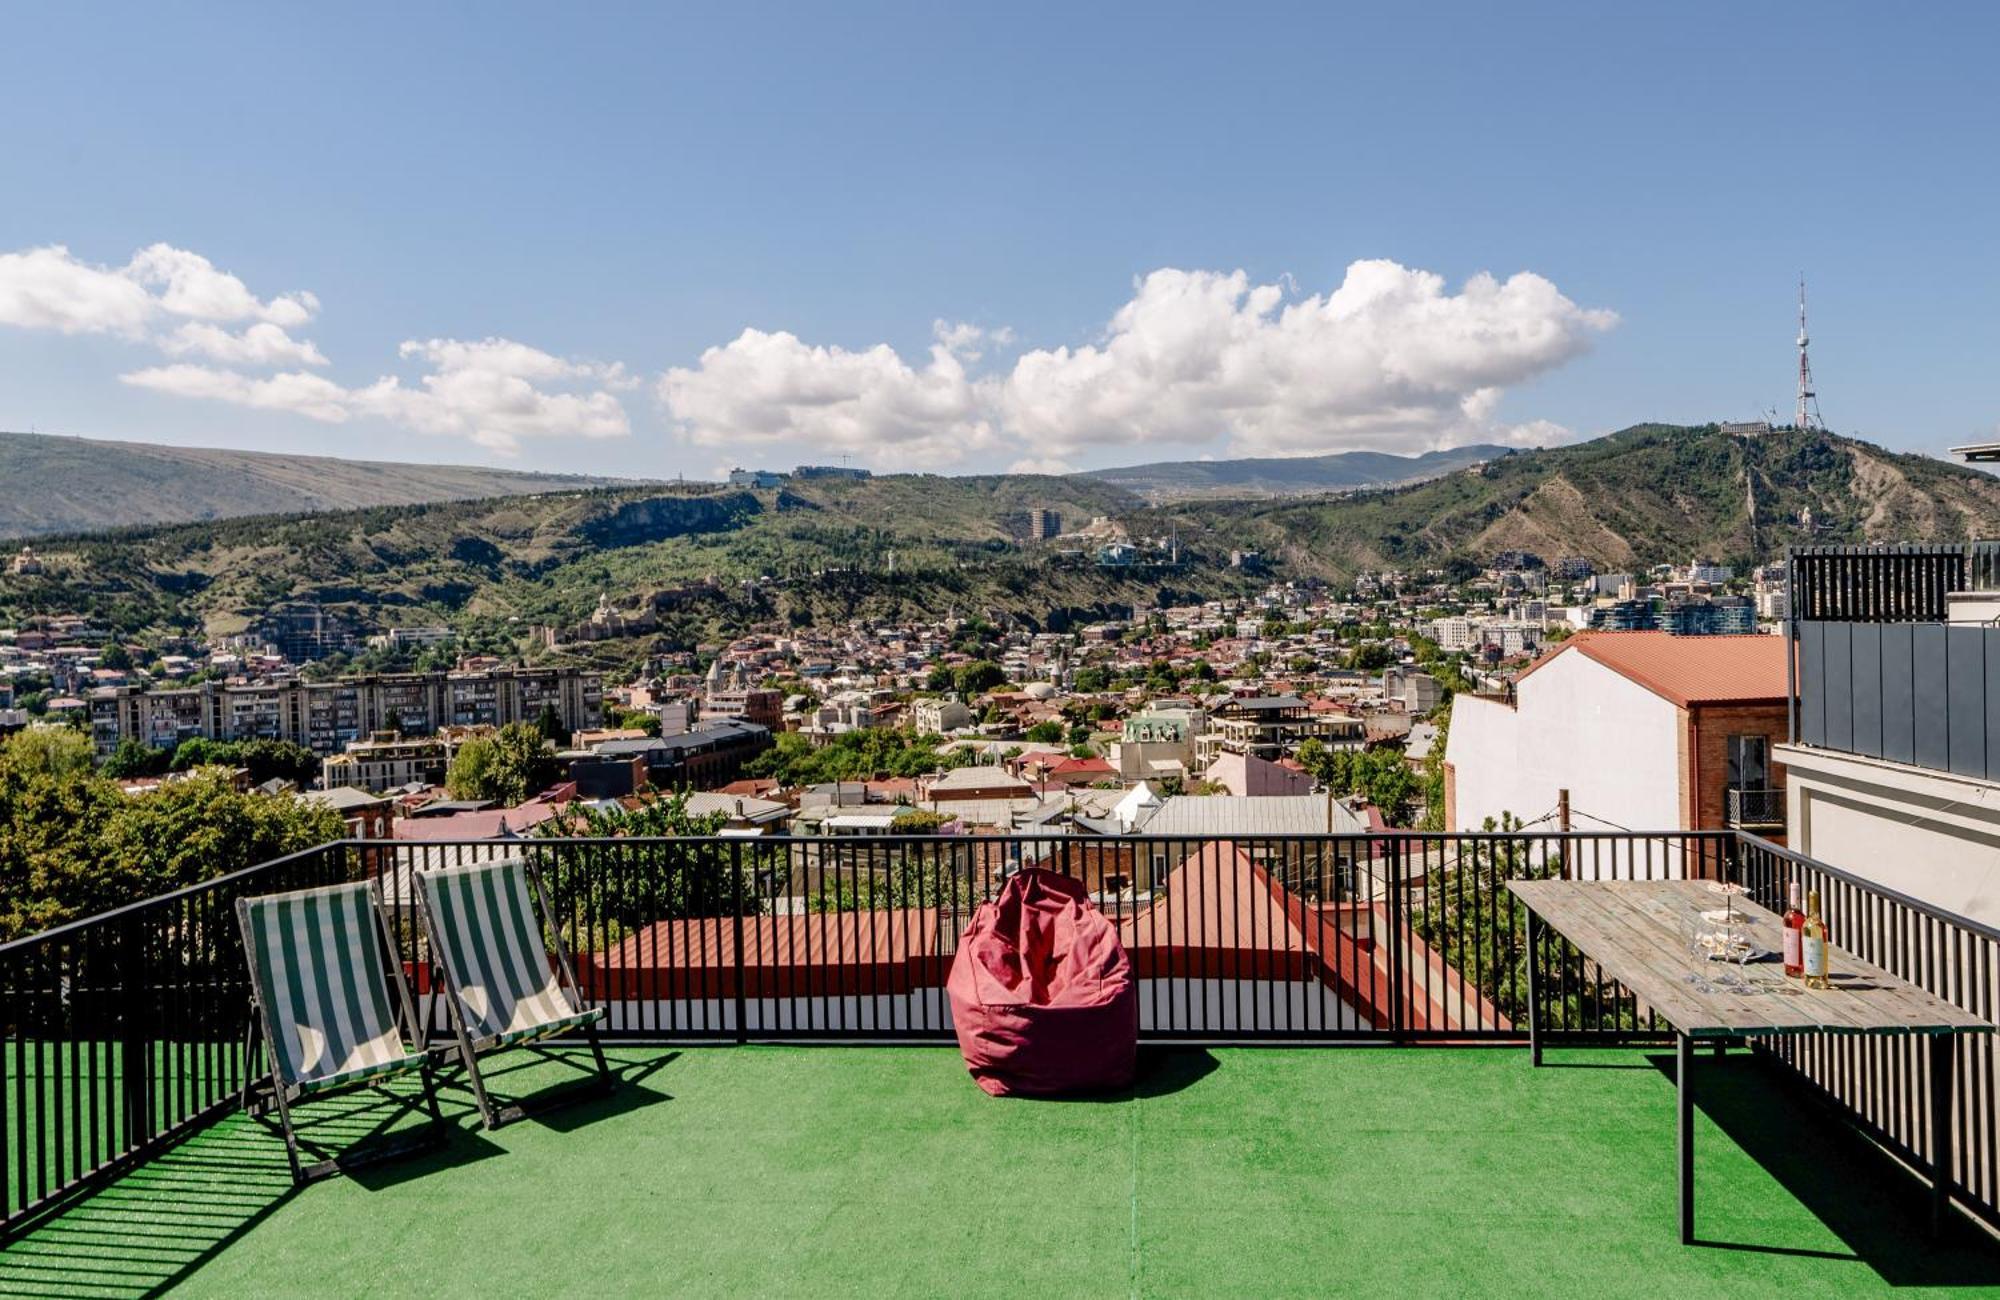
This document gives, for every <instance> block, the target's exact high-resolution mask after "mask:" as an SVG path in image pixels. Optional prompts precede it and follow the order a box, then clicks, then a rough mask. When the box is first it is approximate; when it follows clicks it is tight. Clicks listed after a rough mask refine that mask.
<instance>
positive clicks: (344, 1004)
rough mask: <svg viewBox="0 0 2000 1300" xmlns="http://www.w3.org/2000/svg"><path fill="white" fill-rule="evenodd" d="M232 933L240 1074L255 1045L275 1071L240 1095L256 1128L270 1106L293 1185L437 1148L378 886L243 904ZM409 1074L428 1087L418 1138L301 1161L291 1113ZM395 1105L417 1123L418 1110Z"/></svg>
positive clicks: (433, 1099)
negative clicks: (242, 998)
mask: <svg viewBox="0 0 2000 1300" xmlns="http://www.w3.org/2000/svg"><path fill="white" fill-rule="evenodd" d="M236 922H237V925H238V926H239V927H240V928H241V930H242V932H243V953H244V959H245V961H246V963H247V964H248V965H249V968H250V998H251V1017H250V1027H249V1031H248V1034H247V1038H246V1043H245V1046H246V1049H248V1050H246V1052H245V1055H244V1060H245V1064H246V1069H247V1065H248V1062H249V1061H250V1060H252V1059H254V1058H253V1057H252V1056H251V1052H253V1051H254V1050H255V1047H256V1042H257V1039H258V1038H259V1037H260V1036H261V1037H262V1039H263V1041H264V1044H265V1046H266V1048H267V1049H268V1050H267V1052H266V1055H268V1056H269V1058H270V1065H271V1068H270V1070H269V1072H268V1074H266V1075H261V1076H253V1077H251V1078H250V1079H249V1080H248V1081H247V1082H246V1083H245V1084H244V1088H243V1105H244V1108H245V1109H246V1110H248V1111H249V1112H250V1113H251V1114H252V1115H255V1116H258V1117H260V1118H261V1117H263V1116H264V1115H266V1114H268V1113H269V1111H270V1110H271V1109H272V1108H273V1106H275V1108H276V1109H277V1112H278V1117H279V1122H280V1124H281V1125H282V1127H283V1129H284V1134H285V1153H286V1155H287V1156H288V1157H289V1158H290V1160H291V1164H292V1181H293V1182H295V1183H303V1182H307V1181H310V1180H311V1179H314V1178H323V1177H326V1176H327V1175H329V1174H334V1173H339V1172H341V1171H343V1170H346V1169H352V1168H356V1167H359V1166H360V1165H363V1164H372V1163H374V1162H375V1161H377V1160H382V1159H387V1158H389V1157H391V1156H396V1155H402V1154H404V1153H406V1152H408V1151H412V1150H416V1149H418V1148H420V1147H425V1146H432V1145H436V1143H437V1142H438V1141H440V1140H441V1139H442V1137H443V1119H442V1117H441V1116H440V1114H439V1112H438V1102H437V1087H436V1080H435V1078H434V1076H433V1074H432V1070H431V1062H430V1055H429V1053H427V1052H425V1051H424V1049H423V1043H422V1037H421V1036H422V1030H421V1028H420V1026H419V1025H418V1023H417V1019H416V1016H415V1015H414V1014H413V1013H412V1012H411V1010H410V992H409V986H408V985H407V984H406V983H405V982H404V980H403V963H402V961H401V960H400V958H398V957H397V956H396V955H395V952H396V949H395V945H394V943H393V942H392V941H391V939H390V936H389V931H388V926H387V922H386V921H385V920H384V919H383V916H382V909H381V899H380V896H379V895H378V893H377V890H376V886H375V884H374V883H373V882H372V881H371V882H362V883H358V884H351V885H332V886H329V887H327V888H324V889H305V890H300V891H298V892H297V893H290V894H267V895H265V896H263V897H261V898H239V899H237V900H236ZM406 1030H407V1031H408V1033H409V1040H408V1041H406V1040H405V1037H404V1033H405V1031H406ZM410 1073H417V1074H420V1075H421V1076H422V1078H423V1091H422V1101H423V1104H424V1107H425V1109H426V1110H427V1111H428V1112H429V1116H430V1120H431V1123H429V1124H428V1125H425V1126H424V1127H423V1128H422V1129H421V1130H419V1131H417V1132H416V1133H415V1134H414V1135H410V1136H404V1137H400V1138H396V1139H393V1140H388V1141H378V1142H376V1143H374V1144H372V1147H371V1146H370V1144H367V1143H364V1144H362V1145H360V1146H357V1147H356V1148H355V1149H354V1150H352V1151H349V1152H347V1153H345V1154H343V1155H340V1156H336V1157H330V1158H324V1159H321V1160H318V1161H317V1162H315V1163H313V1164H311V1165H306V1164H303V1163H302V1162H301V1161H300V1159H299V1148H300V1144H301V1143H300V1138H299V1134H298V1130H297V1128H296V1127H295V1126H294V1125H293V1123H292V1107H293V1105H294V1104H296V1103H298V1102H300V1101H302V1100H304V1099H305V1098H307V1097H310V1096H317V1095H320V1094H324V1093H330V1092H334V1091H337V1090H343V1089H347V1088H350V1087H359V1086H366V1087H375V1088H378V1089H379V1088H380V1085H382V1084H384V1083H386V1082H388V1081H389V1080H390V1079H393V1078H396V1077H398V1076H401V1075H405V1074H410ZM385 1095H389V1096H392V1097H393V1096H394V1094H385ZM396 1100H398V1101H401V1102H402V1103H403V1104H404V1105H405V1106H406V1107H407V1108H408V1109H409V1110H410V1111H415V1109H416V1106H417V1103H416V1101H414V1100H412V1099H409V1098H396ZM316 1154H318V1153H316Z"/></svg>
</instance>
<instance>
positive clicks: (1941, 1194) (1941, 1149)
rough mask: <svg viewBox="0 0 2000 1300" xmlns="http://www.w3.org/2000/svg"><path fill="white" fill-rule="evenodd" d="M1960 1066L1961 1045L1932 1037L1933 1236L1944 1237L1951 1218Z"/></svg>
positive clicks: (1943, 1036) (1943, 1037)
mask: <svg viewBox="0 0 2000 1300" xmlns="http://www.w3.org/2000/svg"><path fill="white" fill-rule="evenodd" d="M1957 1065H1958V1052H1957V1041H1956V1040H1955V1039H1954V1038H1953V1036H1952V1035H1950V1034H1932V1035H1931V1235H1932V1236H1933V1237H1942V1236H1943V1235H1944V1230H1945V1224H1946V1223H1948V1222H1949V1221H1950V1217H1951V1166H1952V1160H1951V1097H1952V1091H1953V1089H1952V1075H1953V1074H1954V1072H1955V1071H1956V1068H1957Z"/></svg>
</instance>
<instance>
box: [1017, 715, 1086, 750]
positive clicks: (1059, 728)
mask: <svg viewBox="0 0 2000 1300" xmlns="http://www.w3.org/2000/svg"><path fill="white" fill-rule="evenodd" d="M1085 733H1086V734H1088V728H1086V729H1085ZM1064 734H1065V733H1064V729H1063V724H1062V723H1060V722H1057V721H1056V720H1055V719H1053V718H1051V719H1049V720H1048V721H1047V722H1037V723H1036V724H1035V725H1034V726H1032V727H1029V728H1028V729H1027V730H1026V731H1024V732H1022V733H1021V738H1022V739H1023V740H1032V741H1034V742H1035V743H1036V744H1038V745H1053V744H1055V743H1057V742H1058V741H1060V740H1061V739H1062V738H1063V735H1064Z"/></svg>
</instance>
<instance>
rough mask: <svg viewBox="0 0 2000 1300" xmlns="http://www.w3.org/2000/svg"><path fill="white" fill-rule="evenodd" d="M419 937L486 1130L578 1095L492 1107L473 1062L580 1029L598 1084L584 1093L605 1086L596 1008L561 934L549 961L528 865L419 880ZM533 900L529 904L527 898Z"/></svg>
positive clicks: (541, 897)
mask: <svg viewBox="0 0 2000 1300" xmlns="http://www.w3.org/2000/svg"><path fill="white" fill-rule="evenodd" d="M417 881H418V884H419V886H420V890H419V893H420V899H421V910H422V912H423V917H424V929H425V931H426V932H427V933H428V934H429V935H430V941H431V962H432V965H433V967H434V968H435V969H436V970H437V971H438V972H439V973H440V974H441V976H442V977H443V983H444V986H445V1002H446V1004H447V1005H448V1006H449V1007H450V1010H451V1021H452V1027H453V1029H454V1030H455V1031H456V1032H457V1034H458V1051H459V1056H460V1058H461V1059H462V1060H463V1061H464V1062H465V1072H466V1075H467V1077H468V1079H469V1080H470V1081H471V1084H472V1094H473V1097H474V1098H475V1099H476V1100H477V1101H478V1102H479V1113H480V1115H481V1116H482V1117H484V1119H485V1121H486V1127H488V1128H498V1127H499V1126H500V1125H502V1124H505V1123H508V1122H510V1121H512V1120H516V1119H520V1118H521V1117H522V1116H523V1115H524V1114H526V1113H527V1112H528V1110H529V1109H530V1108H532V1109H535V1110H540V1109H544V1108H545V1107H547V1106H549V1105H554V1104H559V1103H561V1102H564V1101H569V1100H572V1099H573V1097H574V1094H575V1093H576V1091H577V1090H576V1089H569V1090H565V1091H563V1092H561V1093H557V1094H552V1095H548V1096H545V1097H544V1098H542V1099H539V1100H537V1101H536V1102H534V1103H533V1104H532V1107H530V1106H527V1105H519V1104H517V1105H513V1106H509V1107H506V1108H504V1109H496V1108H495V1107H494V1105H493V1103H492V1101H491V1100H490V1099H489V1098H488V1097H487V1095H486V1085H485V1082H484V1080H482V1079H481V1078H480V1075H479V1060H478V1057H479V1054H480V1053H482V1052H490V1051H494V1050H497V1049H500V1048H505V1047H517V1046H523V1045H526V1044H528V1043H532V1042H534V1041H536V1040H537V1039H542V1038H547V1037H549V1036H551V1035H553V1034H561V1033H567V1032H570V1031H572V1030H579V1029H580V1030H582V1031H583V1032H584V1034H585V1035H586V1036H587V1037H588V1039H589V1040H590V1050H591V1053H592V1055H594V1056H595V1057H596V1060H597V1077H596V1078H594V1079H592V1080H590V1081H589V1084H588V1085H587V1091H588V1092H589V1093H590V1094H593V1095H594V1094H597V1093H601V1092H604V1091H606V1090H608V1089H609V1088H610V1086H611V1069H610V1067H609V1066H608V1065H606V1064H605V1060H604V1048H603V1046H602V1044H600V1043H599V1042H598V1036H597V1025H598V1022H599V1021H601V1020H603V1019H604V1009H603V1008H602V1007H590V1008H586V1007H584V1005H583V998H582V996H581V994H580V993H579V992H578V990H577V984H576V973H575V971H574V970H573V969H572V968H571V966H570V960H569V953H568V951H567V950H565V949H564V948H563V944H562V936H561V935H559V934H553V930H554V927H553V926H551V927H550V930H551V933H552V938H553V940H554V950H555V951H554V954H553V960H551V954H550V950H549V945H547V944H544V943H543V941H542V933H543V931H542V922H541V919H540V916H538V915H537V914H536V907H535V904H536V903H539V904H540V910H541V916H547V915H550V912H549V901H548V897H547V896H546V895H545V894H543V892H542V882H541V879H540V877H539V876H538V875H537V874H536V873H535V871H534V868H533V867H531V866H530V865H529V864H528V862H527V860H526V859H524V858H508V859H506V860H504V861H499V862H480V863H473V864H471V865H469V866H459V867H445V868H441V869H439V870H435V871H420V872H418V873H417ZM531 895H532V899H531Z"/></svg>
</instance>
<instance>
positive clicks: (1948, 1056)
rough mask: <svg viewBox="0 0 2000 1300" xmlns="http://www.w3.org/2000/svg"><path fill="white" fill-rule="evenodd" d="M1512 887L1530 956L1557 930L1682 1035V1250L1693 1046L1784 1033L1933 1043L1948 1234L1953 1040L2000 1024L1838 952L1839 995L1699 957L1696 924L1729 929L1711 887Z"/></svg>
mask: <svg viewBox="0 0 2000 1300" xmlns="http://www.w3.org/2000/svg"><path fill="white" fill-rule="evenodd" d="M1507 888H1508V889H1510V890H1512V891H1513V892H1514V896H1515V897H1517V898H1519V899H1520V900H1521V902H1522V903H1524V904H1525V905H1526V906H1527V908H1528V943H1529V951H1530V952H1531V953H1532V952H1535V951H1537V944H1538V943H1539V941H1540V939H1541V934H1542V927H1543V926H1544V925H1547V926H1548V927H1550V928H1551V929H1553V930H1555V931H1556V932H1557V933H1559V934H1561V935H1562V936H1563V938H1565V939H1567V940H1569V942H1570V943H1572V944H1574V945H1575V946H1576V948H1577V949H1578V951H1580V952H1582V953H1583V955H1584V956H1585V957H1588V958H1589V959H1590V960H1591V961H1592V962H1594V963H1596V964H1597V966H1598V967H1599V969H1600V970H1601V971H1602V972H1603V973H1604V975H1605V976H1606V977H1607V978H1609V979H1613V980H1616V981H1617V982H1618V983H1620V984H1623V985H1624V986H1625V987H1626V988H1627V989H1630V990H1631V992H1632V995H1633V997H1635V998H1636V999H1638V1001H1639V1002H1641V1003H1643V1004H1644V1005H1646V1006H1647V1007H1650V1008H1651V1009H1652V1010H1653V1011H1654V1012H1655V1013H1656V1014H1657V1015H1658V1016H1659V1017H1660V1018H1661V1019H1663V1020H1665V1021H1667V1022H1668V1023H1669V1024H1671V1025H1672V1026H1673V1027H1674V1031H1675V1041H1674V1064H1675V1070H1674V1075H1675V1081H1676V1083H1675V1086H1676V1088H1677V1089H1678V1091H1679V1094H1680V1095H1679V1102H1680V1121H1679V1126H1678V1137H1677V1145H1678V1154H1679V1157H1680V1220H1681V1241H1682V1242H1684V1243H1685V1242H1691V1241H1693V1240H1694V1101H1693V1093H1692V1092H1691V1091H1690V1090H1689V1074H1690V1069H1689V1067H1690V1065H1691V1064H1692V1061H1693V1052H1692V1050H1691V1047H1692V1043H1693V1041H1694V1040H1695V1039H1700V1038H1707V1039H1713V1040H1716V1042H1717V1044H1718V1046H1720V1044H1721V1043H1722V1042H1724V1041H1726V1040H1728V1039H1732V1038H1751V1037H1767V1036H1772V1035H1777V1034H1921V1035H1924V1036H1925V1037H1927V1038H1928V1039H1929V1040H1930V1070H1931V1155H1932V1170H1931V1181H1932V1193H1931V1226H1932V1229H1933V1231H1940V1232H1941V1231H1942V1230H1943V1228H1944V1224H1945V1219H1946V1216H1947V1214H1948V1212H1949V1207H1950V1199H1951V1191H1950V1187H1951V1178H1950V1170H1951V1098H1952V1072H1953V1067H1954V1063H1955V1060H1956V1057H1955V1054H1954V1053H1953V1051H1952V1035H1954V1034H1967V1033H1991V1032H1993V1026H1992V1025H1990V1024H1988V1023H1987V1022H1986V1021H1984V1020H1981V1019H1980V1018H1979V1017H1978V1016H1975V1015H1973V1014H1972V1013H1970V1012H1968V1011H1963V1010H1961V1009H1959V1008H1958V1007H1955V1006H1953V1005H1952V1004H1951V1003H1949V1002H1946V1001H1945V1000H1943V999H1942V998H1939V997H1936V996H1934V995H1932V994H1930V993H1926V992H1925V991H1924V990H1922V989H1920V988H1918V987H1917V986H1916V985H1914V984H1911V983H1910V982H1909V981H1907V980H1904V979H1900V978H1898V977H1897V976H1894V975H1891V974H1890V973H1889V972H1888V971H1885V970H1883V969H1882V968H1881V967H1880V966H1876V965H1874V964H1873V963H1871V962H1865V961H1862V960H1861V959H1860V958H1858V957H1856V956H1854V955H1853V954H1852V953H1849V952H1847V951H1845V950H1843V949H1841V948H1837V947H1831V946H1830V948H1829V961H1828V968H1829V971H1830V974H1831V982H1832V985H1833V987H1831V988H1829V989H1809V988H1807V987H1805V982H1804V981H1803V980H1796V979H1788V978H1786V976H1785V973H1784V970H1783V968H1782V967H1781V966H1780V964H1779V962H1778V961H1777V960H1776V959H1775V958H1774V959H1771V960H1768V961H1759V962H1751V963H1749V964H1747V965H1741V966H1739V965H1737V964H1736V963H1734V962H1724V961H1709V960H1707V959H1705V958H1703V957H1699V956H1696V955H1695V954H1694V953H1692V952H1691V951H1690V950H1689V944H1690V937H1691V935H1692V934H1693V933H1694V931H1695V929H1696V928H1697V926H1699V928H1700V929H1704V930H1715V929H1719V928H1721V927H1720V925H1719V924H1718V923H1716V922H1702V921H1700V916H1701V913H1703V912H1707V911H1713V910H1716V909H1719V908H1722V907H1724V906H1725V903H1726V902H1728V901H1730V899H1729V896H1726V895H1724V894H1723V893H1721V892H1720V887H1719V886H1717V885H1715V884H1713V883H1712V882H1709V881H1703V880H1589V881H1585V880H1515V881H1509V882H1508V884H1507ZM1733 905H1734V908H1735V910H1736V912H1737V914H1738V915H1737V918H1736V927H1737V929H1738V931H1739V932H1741V933H1746V934H1747V935H1748V937H1749V938H1750V940H1751V941H1752V942H1753V943H1755V944H1756V945H1757V946H1758V947H1760V948H1765V949H1768V950H1770V951H1771V952H1774V953H1775V952H1782V951H1783V943H1782V940H1783V937H1784V931H1783V928H1782V926H1783V922H1782V921H1780V920H1779V918H1778V917H1777V916H1775V915H1774V914H1772V913H1771V912H1769V911H1766V910H1765V909H1764V908H1761V907H1758V906H1757V905H1756V904H1754V903H1751V902H1749V901H1748V900H1747V899H1746V898H1745V897H1744V896H1743V895H1741V894H1738V895H1735V896H1734V897H1733ZM1834 919H1837V918H1829V920H1830V921H1831V920H1834ZM1835 933H1836V934H1837V933H1838V931H1837V930H1836V931H1835ZM1538 964H1539V963H1537V962H1535V961H1533V960H1531V961H1529V963H1528V1047H1529V1056H1530V1059H1531V1060H1532V1061H1533V1063H1534V1064H1535V1065H1540V1064H1541V1063H1542V1041H1541V981H1540V977H1539V973H1538V971H1537V969H1536V967H1537V965H1538Z"/></svg>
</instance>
